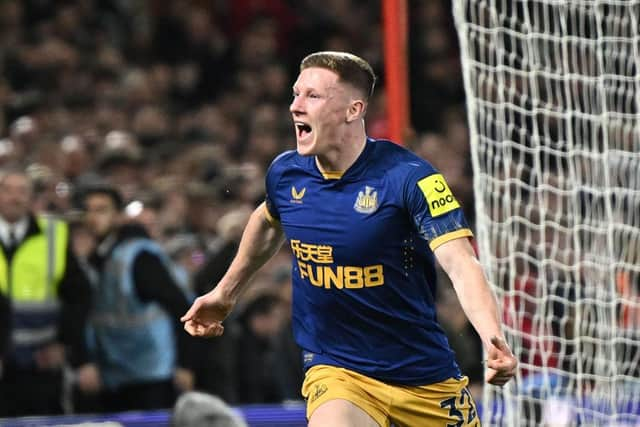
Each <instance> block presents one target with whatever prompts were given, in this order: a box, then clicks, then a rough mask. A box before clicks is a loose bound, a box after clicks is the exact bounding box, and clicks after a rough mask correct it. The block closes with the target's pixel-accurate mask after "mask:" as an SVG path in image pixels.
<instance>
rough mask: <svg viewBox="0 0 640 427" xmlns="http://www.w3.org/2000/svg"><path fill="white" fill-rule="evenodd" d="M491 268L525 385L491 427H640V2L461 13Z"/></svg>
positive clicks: (502, 400) (483, 240)
mask: <svg viewBox="0 0 640 427" xmlns="http://www.w3.org/2000/svg"><path fill="white" fill-rule="evenodd" d="M453 4H454V6H453V9H454V15H455V20H456V26H457V29H458V33H459V38H460V43H461V50H462V64H463V69H464V79H465V88H466V92H467V107H468V117H469V126H470V129H471V141H472V153H473V165H474V172H475V183H474V186H475V192H476V213H477V224H476V229H477V233H476V234H477V238H478V244H479V250H480V258H481V261H482V263H483V265H484V266H485V268H486V272H487V275H488V278H489V280H490V283H491V284H492V286H494V289H495V290H496V292H497V295H498V298H499V300H500V303H501V305H502V307H503V320H504V323H505V325H506V334H507V337H508V341H509V343H510V344H511V345H512V347H513V350H514V352H515V354H516V356H517V357H518V359H519V360H520V362H521V365H520V367H521V370H520V372H519V375H518V377H517V380H516V381H515V382H513V383H512V384H510V385H509V386H507V387H505V388H504V389H499V388H496V387H487V388H486V392H485V397H484V405H483V407H484V417H483V418H484V423H485V425H502V426H538V425H596V426H608V425H616V426H618V425H640V0H608V1H604V0H603V1H593V0H562V1H559V0H528V1H526V0H520V1H518V0H501V1H498V0H495V1H482V0H454V2H453Z"/></svg>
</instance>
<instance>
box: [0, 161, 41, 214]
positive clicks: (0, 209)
mask: <svg viewBox="0 0 640 427" xmlns="http://www.w3.org/2000/svg"><path fill="white" fill-rule="evenodd" d="M32 192H33V189H32V187H31V182H29V178H27V177H26V176H25V175H22V174H19V173H16V174H9V175H7V176H5V177H4V179H2V180H1V181H0V215H2V217H3V218H4V219H5V220H6V221H7V222H10V223H14V222H16V221H18V220H19V219H20V218H22V217H24V216H25V215H27V213H28V212H29V208H30V203H31V198H32V195H33V194H32Z"/></svg>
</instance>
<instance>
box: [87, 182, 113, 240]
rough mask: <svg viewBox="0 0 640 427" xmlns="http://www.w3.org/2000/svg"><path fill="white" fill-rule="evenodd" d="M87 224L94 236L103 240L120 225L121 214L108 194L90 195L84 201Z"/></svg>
mask: <svg viewBox="0 0 640 427" xmlns="http://www.w3.org/2000/svg"><path fill="white" fill-rule="evenodd" d="M84 208H85V224H86V226H87V228H88V229H89V231H90V232H91V233H93V235H94V236H96V237H98V238H102V237H104V236H106V235H107V234H109V232H110V231H111V230H112V229H113V228H114V227H115V226H116V225H117V224H118V221H119V218H120V212H119V211H118V209H117V207H116V205H115V203H114V201H113V199H112V198H111V197H110V196H109V195H107V194H100V193H96V194H90V195H88V196H87V197H86V199H85V201H84Z"/></svg>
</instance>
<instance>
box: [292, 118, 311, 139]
mask: <svg viewBox="0 0 640 427" xmlns="http://www.w3.org/2000/svg"><path fill="white" fill-rule="evenodd" d="M295 125H296V132H297V134H298V138H299V139H304V138H306V137H307V136H309V134H311V132H312V129H311V126H309V125H308V124H307V123H303V122H296V123H295Z"/></svg>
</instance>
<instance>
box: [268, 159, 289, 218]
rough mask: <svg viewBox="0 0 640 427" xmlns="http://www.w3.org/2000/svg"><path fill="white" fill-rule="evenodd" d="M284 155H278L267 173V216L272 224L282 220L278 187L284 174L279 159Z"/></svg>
mask: <svg viewBox="0 0 640 427" xmlns="http://www.w3.org/2000/svg"><path fill="white" fill-rule="evenodd" d="M285 154H286V153H285ZM282 157H283V155H282V154H281V155H280V156H278V157H276V159H275V160H274V161H273V162H272V163H271V165H270V166H269V169H268V170H267V175H266V177H265V191H266V195H265V199H264V202H265V215H266V217H267V220H268V221H269V222H270V223H272V224H274V223H276V222H279V221H280V213H279V212H278V198H277V188H278V182H279V181H280V177H281V176H282V172H281V167H280V165H279V161H280V160H281V159H282Z"/></svg>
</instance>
